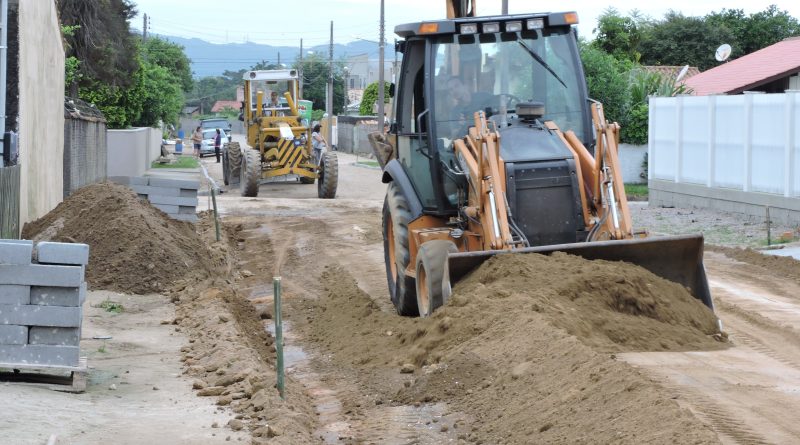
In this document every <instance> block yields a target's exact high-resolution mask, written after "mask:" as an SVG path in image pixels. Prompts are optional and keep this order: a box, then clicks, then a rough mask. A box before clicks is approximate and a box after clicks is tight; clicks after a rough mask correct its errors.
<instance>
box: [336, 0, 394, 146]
mask: <svg viewBox="0 0 800 445" xmlns="http://www.w3.org/2000/svg"><path fill="white" fill-rule="evenodd" d="M381 1H383V0H381ZM328 56H329V57H328V94H327V104H326V105H325V111H327V113H328V131H327V135H326V136H327V137H328V139H327V140H328V149H332V148H333V20H331V44H330V49H329V54H328Z"/></svg>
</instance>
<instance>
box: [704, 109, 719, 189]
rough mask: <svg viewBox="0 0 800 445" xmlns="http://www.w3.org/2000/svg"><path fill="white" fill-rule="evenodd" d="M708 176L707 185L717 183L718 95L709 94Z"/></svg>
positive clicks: (712, 185) (710, 185) (711, 185)
mask: <svg viewBox="0 0 800 445" xmlns="http://www.w3.org/2000/svg"><path fill="white" fill-rule="evenodd" d="M707 106H708V178H706V186H707V187H709V188H711V187H714V186H715V185H716V181H715V178H714V177H715V175H716V162H717V153H716V150H717V139H716V138H717V97H716V96H713V95H712V96H708V103H707Z"/></svg>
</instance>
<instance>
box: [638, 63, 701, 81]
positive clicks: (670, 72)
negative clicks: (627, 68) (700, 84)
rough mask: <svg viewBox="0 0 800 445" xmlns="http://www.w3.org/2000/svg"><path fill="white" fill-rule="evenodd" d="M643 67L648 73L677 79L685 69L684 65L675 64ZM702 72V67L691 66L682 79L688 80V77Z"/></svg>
mask: <svg viewBox="0 0 800 445" xmlns="http://www.w3.org/2000/svg"><path fill="white" fill-rule="evenodd" d="M642 69H643V70H644V71H646V72H648V73H655V74H658V75H660V76H661V77H666V78H668V79H677V78H678V74H680V73H681V71H682V70H683V66H674V65H663V66H661V65H659V66H656V65H645V66H642ZM698 74H700V69H699V68H697V67H696V66H690V67H689V69H687V70H686V74H684V75H683V78H682V80H684V81H686V79H688V78H690V77H694V76H696V75H698Z"/></svg>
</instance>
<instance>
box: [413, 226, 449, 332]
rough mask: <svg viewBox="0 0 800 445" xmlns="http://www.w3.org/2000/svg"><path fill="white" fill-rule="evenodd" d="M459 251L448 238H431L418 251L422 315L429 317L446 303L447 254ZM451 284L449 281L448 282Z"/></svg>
mask: <svg viewBox="0 0 800 445" xmlns="http://www.w3.org/2000/svg"><path fill="white" fill-rule="evenodd" d="M456 252H458V248H457V247H456V245H455V243H453V242H452V241H448V240H442V239H437V240H431V241H428V242H426V243H424V244H422V246H421V247H420V248H419V251H418V252H417V280H416V293H417V311H418V312H419V316H420V317H429V316H430V315H431V314H433V311H435V310H436V309H438V308H439V307H441V306H442V305H443V304H444V297H443V296H442V285H443V280H444V279H445V276H444V267H445V262H447V255H448V254H450V253H456ZM448 284H449V283H448Z"/></svg>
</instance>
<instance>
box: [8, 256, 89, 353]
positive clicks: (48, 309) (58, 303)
mask: <svg viewBox="0 0 800 445" xmlns="http://www.w3.org/2000/svg"><path fill="white" fill-rule="evenodd" d="M34 253H35V255H34ZM88 262H89V246H88V245H86V244H73V243H51V242H40V243H38V244H37V245H36V246H35V249H34V244H33V242H32V241H27V240H0V366H1V367H9V366H10V365H20V366H27V367H32V366H36V365H41V366H68V367H77V366H78V364H79V358H80V357H79V355H80V339H81V320H82V318H83V302H84V300H85V299H86V282H84V272H85V268H86V265H87V264H88Z"/></svg>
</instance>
